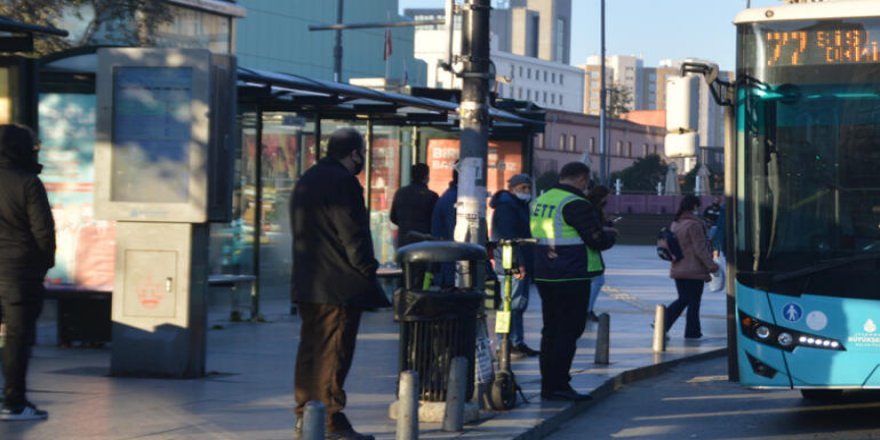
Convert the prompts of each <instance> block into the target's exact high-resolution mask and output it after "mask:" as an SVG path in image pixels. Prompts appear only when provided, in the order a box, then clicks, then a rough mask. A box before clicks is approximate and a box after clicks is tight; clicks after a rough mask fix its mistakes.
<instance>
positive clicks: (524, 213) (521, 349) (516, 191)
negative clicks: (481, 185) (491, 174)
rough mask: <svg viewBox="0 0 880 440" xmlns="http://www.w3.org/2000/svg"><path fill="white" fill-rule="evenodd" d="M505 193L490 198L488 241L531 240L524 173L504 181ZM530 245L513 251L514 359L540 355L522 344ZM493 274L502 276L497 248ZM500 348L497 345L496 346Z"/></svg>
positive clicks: (529, 197)
mask: <svg viewBox="0 0 880 440" xmlns="http://www.w3.org/2000/svg"><path fill="white" fill-rule="evenodd" d="M507 188H508V189H507V190H501V191H498V192H497V193H495V195H493V196H492V199H491V200H490V201H489V206H490V207H491V208H492V209H494V210H495V212H494V213H493V214H492V241H498V240H503V239H514V238H532V231H531V228H530V227H529V201H531V200H532V178H531V177H529V175H528V174H517V175H515V176H513V177H511V178H510V179H509V180H508V181H507ZM533 252H534V251H533V250H532V246H518V247H516V248H515V250H514V253H513V255H514V268H515V269H516V273H515V274H514V276H513V280H511V289H512V292H511V295H510V333H509V335H508V336H509V338H510V347H511V352H510V353H511V356H512V357H513V358H515V359H522V358H525V357H533V356H537V355H538V354H540V353H539V352H538V351H537V350H535V349H533V348H531V347H529V346H528V345H527V344H526V341H525V329H524V328H523V314H524V313H525V311H526V309H527V308H528V307H529V291H530V290H531V284H532V275H533V274H532V270H533V269H534V267H533V264H532V263H533V261H534V258H533V255H532V254H533ZM494 258H495V273H496V274H497V275H498V278H499V279H503V277H504V267H503V266H502V264H501V246H497V247H496V249H495V256H494ZM499 346H500V345H499Z"/></svg>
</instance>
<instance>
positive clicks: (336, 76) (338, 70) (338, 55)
mask: <svg viewBox="0 0 880 440" xmlns="http://www.w3.org/2000/svg"><path fill="white" fill-rule="evenodd" d="M344 1H345V0H336V24H337V25H341V24H342V7H343V3H344ZM333 81H334V82H342V29H337V30H336V46H334V47H333Z"/></svg>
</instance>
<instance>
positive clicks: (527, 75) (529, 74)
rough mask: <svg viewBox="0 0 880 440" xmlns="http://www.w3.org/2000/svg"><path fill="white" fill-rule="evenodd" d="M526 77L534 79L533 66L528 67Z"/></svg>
mask: <svg viewBox="0 0 880 440" xmlns="http://www.w3.org/2000/svg"><path fill="white" fill-rule="evenodd" d="M526 78H528V79H532V68H531V67H529V68H528V69H526Z"/></svg>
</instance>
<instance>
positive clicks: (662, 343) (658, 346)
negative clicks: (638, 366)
mask: <svg viewBox="0 0 880 440" xmlns="http://www.w3.org/2000/svg"><path fill="white" fill-rule="evenodd" d="M665 330H666V306H664V305H663V304H657V310H656V311H655V312H654V346H653V348H654V353H662V352H664V351H666V331H665Z"/></svg>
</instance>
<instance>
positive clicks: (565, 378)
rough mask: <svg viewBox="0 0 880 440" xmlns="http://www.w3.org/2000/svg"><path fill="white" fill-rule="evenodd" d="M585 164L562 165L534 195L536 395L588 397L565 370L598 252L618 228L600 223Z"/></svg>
mask: <svg viewBox="0 0 880 440" xmlns="http://www.w3.org/2000/svg"><path fill="white" fill-rule="evenodd" d="M589 184H590V168H589V167H588V166H587V165H585V164H583V163H581V162H571V163H568V164H566V165H565V166H563V167H562V170H561V171H560V173H559V183H558V184H557V185H555V186H553V187H552V188H550V189H549V190H548V191H547V192H545V193H544V194H542V195H541V196H540V197H538V200H537V201H536V203H535V207H534V208H533V209H532V214H531V228H532V237H534V238H537V239H538V245H537V246H536V247H535V274H534V275H535V284H536V285H537V287H538V293H539V294H540V295H541V302H542V313H543V318H544V328H543V329H542V330H541V357H540V367H541V398H542V399H544V400H570V401H579V400H589V399H590V398H591V397H590V396H589V395H586V394H581V393H578V392H577V391H575V390H574V389H573V388H572V387H571V384H570V383H569V382H570V381H571V376H570V375H569V370H570V369H571V363H572V360H573V359H574V353H575V349H576V345H577V339H578V338H579V337H580V335H581V334H582V333H583V332H584V328H585V327H586V324H587V304H588V302H589V299H590V279H591V278H592V277H594V276H596V275H598V274H600V273H602V269H603V267H602V265H603V263H602V259H601V258H600V255H599V252H600V251H604V250H606V249H608V248H610V247H611V246H613V245H614V242H615V240H616V239H617V230H615V229H614V228H610V227H605V226H604V225H603V224H602V220H601V214H600V212H599V210H598V209H597V208H596V207H594V206H593V205H591V204H590V202H589V201H587V198H586V195H585V194H586V192H587V190H588V188H589Z"/></svg>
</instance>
